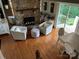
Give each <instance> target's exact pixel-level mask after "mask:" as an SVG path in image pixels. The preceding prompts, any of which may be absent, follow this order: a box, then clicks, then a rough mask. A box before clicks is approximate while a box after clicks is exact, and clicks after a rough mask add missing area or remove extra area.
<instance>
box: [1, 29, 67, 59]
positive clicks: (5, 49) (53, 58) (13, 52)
mask: <svg viewBox="0 0 79 59" xmlns="http://www.w3.org/2000/svg"><path fill="white" fill-rule="evenodd" d="M57 31H58V30H57V29H53V31H52V33H50V34H49V35H47V36H45V35H41V36H40V37H39V38H36V39H34V38H31V37H30V36H29V35H28V38H27V39H26V40H25V41H15V40H13V38H12V37H11V35H3V36H0V39H1V51H2V53H3V55H4V57H5V58H6V59H36V54H35V52H36V50H39V52H40V56H41V58H42V59H67V58H64V57H62V56H59V54H58V49H57V48H56V47H55V43H56V40H57Z"/></svg>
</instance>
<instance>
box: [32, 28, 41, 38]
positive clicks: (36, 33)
mask: <svg viewBox="0 0 79 59" xmlns="http://www.w3.org/2000/svg"><path fill="white" fill-rule="evenodd" d="M31 36H32V37H34V38H37V37H39V36H40V30H39V28H32V30H31Z"/></svg>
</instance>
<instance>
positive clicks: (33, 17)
mask: <svg viewBox="0 0 79 59" xmlns="http://www.w3.org/2000/svg"><path fill="white" fill-rule="evenodd" d="M68 2H69V4H70V5H71V4H77V3H78V1H62V0H61V1H54V0H50V1H49V0H31V1H30V0H6V1H5V0H0V8H1V11H0V13H1V15H0V18H1V19H0V59H78V58H79V46H78V45H79V43H78V41H79V30H78V29H79V25H78V24H79V21H76V26H75V29H74V31H73V32H72V31H71V30H70V31H71V32H70V31H69V32H68V31H67V30H65V27H66V26H63V25H62V26H63V27H62V26H60V27H61V28H59V27H58V26H57V20H58V19H59V18H58V15H59V10H60V4H61V3H63V4H67V3H68ZM67 5H68V4H67ZM77 5H78V4H77ZM77 8H78V7H77ZM76 16H78V15H76ZM76 16H75V17H76ZM75 19H77V20H79V17H76V18H75ZM74 22H75V21H74ZM65 23H66V22H64V24H65ZM66 29H68V28H67V27H66ZM74 32H75V33H74ZM74 39H75V40H74ZM75 43H76V44H75Z"/></svg>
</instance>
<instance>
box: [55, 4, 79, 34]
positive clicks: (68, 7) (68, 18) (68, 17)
mask: <svg viewBox="0 0 79 59" xmlns="http://www.w3.org/2000/svg"><path fill="white" fill-rule="evenodd" d="M78 16H79V6H78V5H76V4H70V3H60V4H59V12H58V16H57V23H56V26H57V28H64V29H65V32H67V33H71V32H74V31H75V29H76V25H77V22H78V20H79V17H78Z"/></svg>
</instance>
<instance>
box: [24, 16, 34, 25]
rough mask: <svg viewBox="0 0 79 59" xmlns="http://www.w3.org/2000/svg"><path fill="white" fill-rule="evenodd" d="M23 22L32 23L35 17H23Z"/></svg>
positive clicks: (25, 23)
mask: <svg viewBox="0 0 79 59" xmlns="http://www.w3.org/2000/svg"><path fill="white" fill-rule="evenodd" d="M23 23H24V25H25V26H28V25H34V24H35V17H34V16H31V17H25V18H24V19H23Z"/></svg>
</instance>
